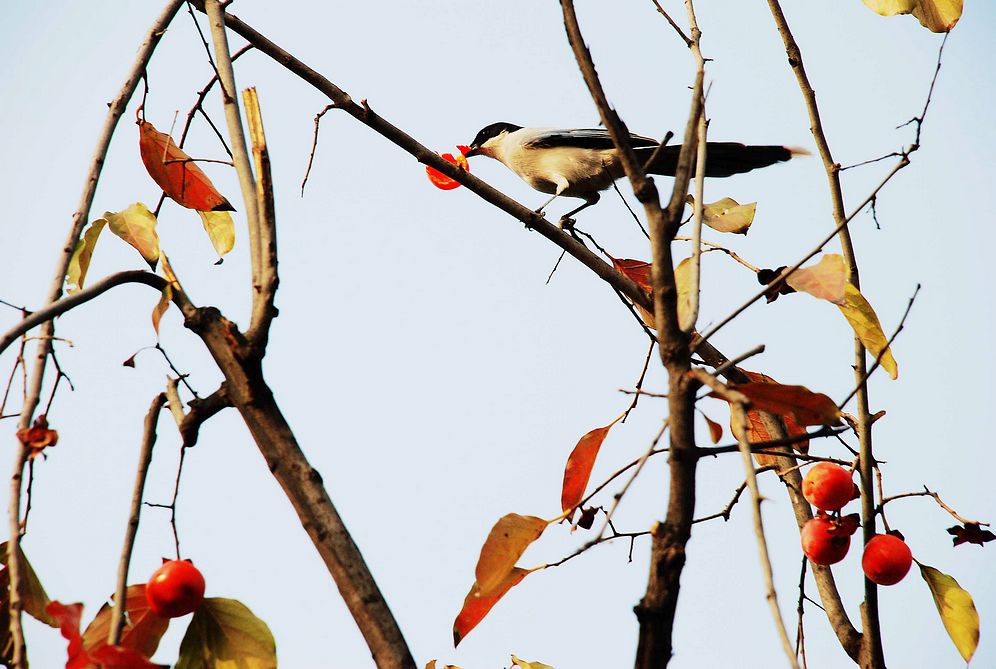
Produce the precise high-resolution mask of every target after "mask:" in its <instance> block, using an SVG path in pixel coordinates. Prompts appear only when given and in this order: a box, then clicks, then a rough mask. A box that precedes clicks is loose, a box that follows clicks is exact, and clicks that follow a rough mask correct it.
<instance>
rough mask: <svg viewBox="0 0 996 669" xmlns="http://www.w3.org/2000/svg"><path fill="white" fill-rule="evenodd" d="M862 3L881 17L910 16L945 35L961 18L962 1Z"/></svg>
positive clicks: (881, 0) (880, 0)
mask: <svg viewBox="0 0 996 669" xmlns="http://www.w3.org/2000/svg"><path fill="white" fill-rule="evenodd" d="M864 3H865V6H866V7H868V8H869V9H871V10H872V11H873V12H875V13H877V14H880V15H882V16H895V15H897V14H912V15H913V16H915V17H916V19H917V21H919V22H920V25H922V26H923V27H924V28H926V29H927V30H929V31H931V32H935V33H946V32H949V31H950V30H951V29H952V28H954V27H955V25H956V24H957V23H958V19H960V18H961V12H962V8H963V5H964V0H864Z"/></svg>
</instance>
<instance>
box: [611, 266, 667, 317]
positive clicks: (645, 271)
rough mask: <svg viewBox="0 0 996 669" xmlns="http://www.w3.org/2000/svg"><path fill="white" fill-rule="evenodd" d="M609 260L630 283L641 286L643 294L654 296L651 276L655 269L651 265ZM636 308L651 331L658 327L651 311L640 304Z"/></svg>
mask: <svg viewBox="0 0 996 669" xmlns="http://www.w3.org/2000/svg"><path fill="white" fill-rule="evenodd" d="M609 258H610V259H611V260H612V266H613V267H615V268H616V270H617V271H618V272H619V273H620V274H623V275H624V276H626V277H627V278H628V279H629V280H630V281H632V282H633V283H635V284H636V285H637V286H639V287H640V289H641V290H643V292H645V293H646V294H647V296H648V297H649V296H651V295H652V293H653V289H652V287H651V286H652V285H653V284H652V283H651V276H650V274H651V272H652V269H653V268H652V267H651V265H650V263H648V262H644V261H642V260H629V259H626V258H612V256H609ZM634 306H635V307H636V310H637V311H638V312H639V314H640V318H642V319H643V323H644V325H646V326H647V327H648V328H651V329H654V328H656V327H657V324H656V323H655V321H654V315H653V314H652V313H650V312H649V311H647V310H646V309H644V308H643V307H641V306H640V305H638V304H637V305H634Z"/></svg>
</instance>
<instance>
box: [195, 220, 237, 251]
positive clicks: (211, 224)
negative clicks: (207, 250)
mask: <svg viewBox="0 0 996 669" xmlns="http://www.w3.org/2000/svg"><path fill="white" fill-rule="evenodd" d="M197 214H198V216H200V217H201V222H202V223H203V224H204V232H206V233H207V235H208V238H209V239H210V240H211V245H212V246H214V250H215V253H217V254H218V255H219V256H224V255H225V254H226V253H228V252H229V251H231V250H232V248H233V247H234V246H235V221H233V220H232V215H231V214H230V213H228V212H227V211H198V212H197Z"/></svg>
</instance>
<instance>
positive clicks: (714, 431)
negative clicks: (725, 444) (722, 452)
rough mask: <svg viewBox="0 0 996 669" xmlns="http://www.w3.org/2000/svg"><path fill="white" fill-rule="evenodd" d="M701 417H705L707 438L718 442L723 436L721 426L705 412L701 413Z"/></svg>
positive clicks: (715, 442)
mask: <svg viewBox="0 0 996 669" xmlns="http://www.w3.org/2000/svg"><path fill="white" fill-rule="evenodd" d="M702 417H703V418H705V422H706V425H708V426H709V438H710V439H711V440H712V443H714V444H718V443H719V440H720V439H722V438H723V426H722V425H720V424H719V423H717V422H716V421H714V420H712V419H711V418H709V416H707V415H705V414H702Z"/></svg>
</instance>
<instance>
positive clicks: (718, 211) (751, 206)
mask: <svg viewBox="0 0 996 669" xmlns="http://www.w3.org/2000/svg"><path fill="white" fill-rule="evenodd" d="M687 201H688V203H689V204H690V205H692V206H694V205H695V198H694V197H692V196H691V195H689V196H688V200H687ZM756 211H757V202H750V203H748V204H740V203H739V202H737V201H736V200H734V199H733V198H730V197H724V198H723V199H721V200H716V201H715V202H706V203H703V204H702V222H703V223H705V224H706V225H708V226H709V227H710V228H712V229H713V230H716V231H717V232H731V233H733V234H737V235H746V234H747V231H748V230H749V229H750V224H751V223H753V222H754V214H755V212H756Z"/></svg>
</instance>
